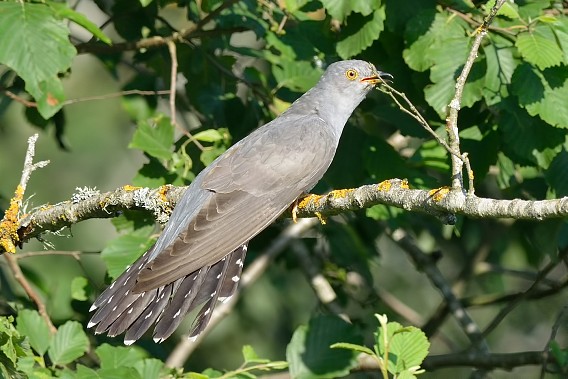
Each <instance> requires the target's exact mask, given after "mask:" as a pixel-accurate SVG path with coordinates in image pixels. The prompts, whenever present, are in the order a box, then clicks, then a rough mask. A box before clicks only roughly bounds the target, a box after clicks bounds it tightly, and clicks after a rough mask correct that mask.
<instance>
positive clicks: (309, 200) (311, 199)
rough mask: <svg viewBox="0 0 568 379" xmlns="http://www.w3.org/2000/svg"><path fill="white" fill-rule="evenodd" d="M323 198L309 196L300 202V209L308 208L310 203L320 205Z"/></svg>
mask: <svg viewBox="0 0 568 379" xmlns="http://www.w3.org/2000/svg"><path fill="white" fill-rule="evenodd" d="M322 198H323V196H321V195H307V196H305V197H303V198H302V199H301V200H300V201H299V202H298V209H302V208H306V207H307V206H308V205H309V204H310V203H319V202H320V200H321V199H322Z"/></svg>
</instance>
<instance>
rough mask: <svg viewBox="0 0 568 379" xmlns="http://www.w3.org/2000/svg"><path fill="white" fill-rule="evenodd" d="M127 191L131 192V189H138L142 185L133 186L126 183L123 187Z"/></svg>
mask: <svg viewBox="0 0 568 379" xmlns="http://www.w3.org/2000/svg"><path fill="white" fill-rule="evenodd" d="M122 188H123V189H124V190H125V191H126V192H131V191H136V190H137V189H140V188H142V187H136V186H131V185H130V184H127V185H125V186H124V187H122Z"/></svg>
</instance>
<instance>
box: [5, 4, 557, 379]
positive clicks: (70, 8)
mask: <svg viewBox="0 0 568 379" xmlns="http://www.w3.org/2000/svg"><path fill="white" fill-rule="evenodd" d="M493 5H494V2H489V3H486V2H479V1H468V0H466V1H451V0H448V1H434V0H405V1H397V0H373V1H369V0H319V1H317V0H313V1H312V0H259V1H253V0H226V1H220V0H201V1H191V0H189V1H188V0H180V1H177V2H175V1H166V0H161V1H152V0H115V1H104V0H99V1H94V2H90V1H81V0H78V1H73V2H68V3H67V2H58V1H42V2H25V1H4V2H0V63H1V64H2V66H0V89H1V91H2V95H1V96H0V133H1V138H0V172H2V175H3V180H1V181H0V209H2V211H5V210H7V209H8V207H9V199H10V198H11V197H12V196H13V193H14V188H15V187H16V185H17V184H18V182H19V180H20V176H21V172H22V168H23V160H24V155H25V151H26V140H27V138H28V137H29V136H30V135H32V134H33V133H36V132H39V133H40V137H39V141H38V143H37V146H36V160H39V161H42V160H50V164H49V165H48V166H47V167H45V168H41V169H38V170H36V171H34V172H33V174H32V176H31V180H30V182H29V185H28V187H27V190H26V201H25V205H26V209H25V210H22V211H21V212H20V214H23V213H25V212H29V211H30V210H31V209H33V208H34V207H40V206H42V205H45V204H54V203H57V202H60V201H65V200H70V199H72V198H73V199H76V200H77V201H80V200H81V199H83V198H84V197H85V196H88V194H89V193H90V192H89V191H90V190H89V188H90V189H92V188H93V187H97V188H99V189H100V190H101V191H111V190H114V189H116V188H118V187H120V186H123V185H127V184H130V185H135V186H143V187H151V188H155V187H158V186H160V185H164V184H168V183H169V184H174V185H184V184H188V183H189V182H190V181H191V180H192V178H193V177H194V176H195V174H196V173H197V172H199V170H200V169H201V168H202V167H203V166H204V165H206V164H208V163H209V162H211V161H212V159H214V157H215V156H217V155H218V154H220V153H221V152H222V151H224V149H226V148H227V147H228V146H230V144H231V143H233V142H234V141H237V140H239V139H241V138H242V137H243V136H245V135H246V134H248V133H249V132H250V131H251V130H253V129H254V128H256V127H257V126H259V125H261V124H263V123H265V122H267V121H269V120H271V119H273V118H274V117H275V116H276V115H278V114H279V113H280V112H282V111H283V110H284V109H286V107H287V106H288V105H289V103H291V102H292V101H293V100H295V99H296V98H297V97H298V96H299V95H300V94H302V93H303V92H305V91H306V90H307V89H309V88H310V87H311V86H312V85H313V84H314V83H315V82H316V81H317V80H318V78H319V76H320V75H321V73H322V72H323V70H324V69H325V67H326V65H327V64H329V63H331V62H334V61H337V60H339V59H348V58H352V57H356V58H358V59H364V60H367V61H370V62H373V63H375V64H376V65H377V67H379V69H381V70H383V71H386V72H389V73H391V74H392V75H393V76H394V79H393V82H392V83H391V85H392V87H394V88H395V89H397V90H398V91H401V92H404V93H405V94H406V96H407V97H408V98H409V99H410V101H411V102H412V103H413V104H414V105H415V106H416V108H417V110H418V111H419V112H420V113H421V114H422V115H423V116H424V117H425V119H426V120H427V121H428V122H429V124H430V125H431V126H432V127H433V129H434V130H435V132H436V134H437V135H438V136H440V137H441V138H444V139H445V138H446V136H447V129H448V128H447V127H446V125H449V122H448V120H450V118H449V117H448V116H449V115H450V112H449V111H450V109H451V108H449V107H448V105H449V104H450V102H451V100H452V99H453V98H454V96H455V90H456V80H457V78H458V76H459V75H460V73H461V72H462V69H463V68H464V65H465V64H466V62H467V61H468V54H469V53H470V51H471V49H472V47H475V46H474V43H475V41H476V37H477V36H478V35H479V33H484V32H485V29H484V28H481V26H482V23H483V20H484V18H485V17H486V16H487V15H488V14H489V13H490V10H491V8H492V6H493ZM567 12H568V3H567V2H565V1H556V0H526V1H522V0H521V1H515V2H509V1H507V2H506V3H505V4H504V5H502V6H501V8H500V11H499V13H498V14H497V16H496V17H495V18H494V19H493V20H492V23H491V25H490V26H489V28H488V30H487V35H486V36H485V38H483V39H482V40H481V46H480V47H479V49H478V51H477V55H476V56H474V57H473V58H474V61H473V66H472V69H471V72H470V73H469V76H468V77H467V81H466V83H465V85H464V86H463V87H462V88H463V96H462V97H461V98H460V99H459V100H461V109H459V119H458V123H457V126H458V129H459V136H460V141H459V143H458V147H460V148H461V151H463V152H467V153H468V157H469V161H470V162H471V168H472V171H473V173H474V174H475V177H474V181H473V184H474V186H475V194H476V195H477V196H479V197H485V198H491V199H498V200H499V199H523V200H529V201H533V200H551V203H549V204H556V205H557V209H558V216H559V217H556V218H554V217H553V218H548V217H547V218H546V219H540V217H538V215H537V216H535V215H534V214H532V213H526V214H520V215H519V217H518V218H519V219H513V218H506V219H502V218H498V217H497V214H491V212H492V211H491V210H490V212H489V213H488V214H487V216H486V217H484V218H473V217H471V216H468V211H467V210H461V211H460V212H458V214H457V216H456V220H455V221H456V222H455V224H454V225H445V223H444V222H442V220H441V219H440V218H437V217H435V216H433V215H431V214H425V213H423V212H416V211H407V210H404V209H401V208H397V207H393V206H388V205H381V204H379V205H374V206H372V207H366V208H364V209H361V210H357V211H353V212H343V213H341V214H340V215H337V216H334V217H330V218H328V220H327V223H326V224H325V225H320V224H319V223H318V222H310V223H306V222H303V223H302V224H301V225H303V226H304V227H305V229H307V231H304V232H303V235H304V238H302V239H298V240H296V241H287V244H286V247H285V249H284V250H283V251H281V252H280V253H278V254H277V253H275V252H272V253H268V254H267V251H269V249H270V246H271V242H272V241H274V240H279V239H280V238H282V235H283V234H282V233H284V232H286V231H290V230H291V228H294V224H291V221H290V220H287V219H282V220H279V221H278V222H277V223H275V225H273V226H271V227H270V228H268V229H267V230H266V231H265V232H263V233H262V234H261V235H260V236H258V237H257V238H255V240H254V241H253V242H252V243H251V245H250V247H249V252H250V253H249V255H248V257H247V265H246V266H247V267H255V269H257V271H256V274H257V275H258V278H253V279H251V280H250V281H249V284H248V285H246V288H245V289H244V290H243V291H242V294H241V295H242V296H240V297H239V299H238V301H237V302H235V304H233V308H232V309H230V312H229V315H228V316H227V317H226V318H225V319H224V320H223V321H222V322H220V323H219V324H218V326H216V327H215V328H214V329H213V330H212V331H211V332H210V333H208V334H207V335H205V336H204V338H202V339H200V340H198V341H197V342H196V343H194V344H188V343H187V341H186V339H185V337H183V335H182V333H183V332H184V331H186V330H188V328H189V326H188V325H186V326H185V327H184V326H182V327H180V328H179V330H178V332H177V334H175V335H174V336H173V337H172V338H170V339H169V340H167V341H165V342H164V343H163V344H161V345H156V344H154V343H153V342H152V340H151V338H150V337H149V336H148V338H147V339H143V340H141V341H140V342H139V343H138V344H137V345H136V346H135V347H133V348H125V347H120V346H121V342H122V341H121V340H120V339H119V338H116V339H109V338H106V337H105V336H94V335H92V333H91V332H90V331H88V330H86V329H85V326H86V323H87V322H88V319H89V312H88V309H89V306H90V304H91V302H92V301H93V300H94V298H95V297H96V296H97V294H99V293H100V292H101V291H102V290H103V289H104V286H105V283H108V282H109V278H111V277H115V276H116V275H117V274H118V273H120V272H121V270H122V269H123V268H124V267H125V266H126V265H127V264H128V261H132V260H134V259H135V257H136V256H137V255H138V254H140V253H141V252H142V251H143V249H144V247H145V246H148V244H149V243H150V241H151V240H152V238H155V235H156V233H157V232H159V227H157V226H156V225H157V224H156V222H155V217H154V216H155V215H153V214H152V212H138V211H136V212H134V211H125V212H123V214H122V215H121V216H120V217H116V218H113V219H112V220H111V221H109V220H91V221H84V222H80V223H76V224H74V225H73V226H72V227H71V228H64V229H62V230H60V231H58V232H57V233H44V234H42V235H41V241H40V242H37V241H36V242H31V241H30V242H29V243H25V244H24V245H23V247H22V251H18V253H17V254H16V255H15V256H11V258H7V257H6V260H4V259H2V261H1V262H0V263H1V266H0V267H1V268H2V271H1V277H0V279H1V282H0V285H1V286H2V291H1V295H0V309H1V311H2V314H3V315H5V316H6V317H5V318H2V319H1V325H0V368H1V370H2V373H3V375H5V376H18V375H19V376H22V377H25V376H29V377H38V378H46V377H52V376H59V377H69V378H73V377H81V378H82V377H85V378H86V377H88V378H95V377H103V378H106V377H122V378H125V377H128V378H130V377H132V378H136V377H142V378H151V377H160V376H166V375H173V376H176V375H180V376H181V375H185V376H188V377H199V376H197V374H191V373H190V372H202V371H203V370H205V369H207V368H214V369H215V370H219V371H215V370H209V371H205V373H204V375H206V376H211V377H215V376H220V375H222V374H221V372H223V371H225V370H234V369H236V368H237V367H239V366H240V365H241V364H242V363H243V360H244V361H245V363H246V364H247V365H248V366H247V367H250V366H255V365H260V366H262V367H263V368H271V369H278V368H282V367H284V365H285V364H284V363H283V362H279V361H288V364H289V369H288V370H289V371H290V373H291V374H292V376H293V377H301V378H324V377H340V376H345V375H351V376H352V377H367V376H368V377H377V375H379V372H380V370H379V367H378V366H377V364H376V361H373V360H371V362H369V361H366V360H365V359H363V358H357V354H356V353H352V352H350V350H346V349H342V350H337V349H333V350H330V349H329V345H331V344H333V343H340V342H344V343H345V342H350V343H354V344H362V345H366V346H369V347H372V346H373V344H374V343H375V342H377V341H375V340H374V338H375V337H374V336H373V333H374V332H377V319H376V318H375V317H374V314H377V313H379V314H386V315H388V318H389V319H390V320H392V321H398V322H400V324H403V325H413V326H416V327H418V328H420V329H422V331H423V332H424V333H425V335H426V336H427V337H428V339H429V341H430V344H431V346H430V350H429V352H430V353H429V356H428V357H427V358H426V360H425V361H424V362H423V363H422V367H424V368H425V369H426V370H427V373H425V374H423V375H422V376H421V377H424V378H434V377H435V378H446V377H447V378H456V377H468V376H472V377H492V378H506V377H514V376H515V377H521V378H534V377H539V376H540V377H546V378H553V377H566V375H568V350H567V346H568V338H567V335H568V334H567V333H566V331H567V329H568V326H567V323H568V311H567V309H568V308H567V305H566V293H567V292H566V287H567V286H568V269H567V267H568V258H567V257H568V247H567V245H568V228H567V224H566V222H565V219H566V215H567V214H568V211H567V210H566V205H565V203H566V199H564V200H558V201H557V202H554V199H561V198H562V197H563V196H566V195H567V194H568V153H567V152H566V146H567V140H566V136H567V133H566V130H567V129H568V107H567V104H568V69H567V65H568V18H567V16H566V15H567ZM111 41H112V42H111ZM172 72H173V74H172ZM172 90H173V91H172ZM458 108H459V107H455V106H454V107H453V109H454V110H455V111H456V114H457V110H458ZM450 121H451V120H450ZM454 121H455V120H454ZM189 133H191V134H189ZM306 148H309V146H306ZM450 156H451V154H449V153H448V151H447V149H445V148H444V147H443V146H441V145H440V143H439V142H437V141H436V140H435V139H434V138H433V137H432V135H431V134H429V133H428V132H427V131H426V130H425V129H424V128H423V127H422V126H421V125H420V124H419V123H417V122H416V121H415V120H414V119H413V118H412V117H410V116H409V115H408V114H407V113H404V112H403V111H401V109H400V108H399V106H398V105H397V104H395V103H394V102H393V100H392V99H391V98H390V97H388V96H387V95H386V94H384V93H382V92H380V91H373V92H372V93H371V94H370V95H369V96H368V99H367V100H365V101H364V102H363V103H362V105H361V106H360V107H359V108H358V109H357V111H356V112H355V113H354V115H353V116H352V117H351V119H350V121H349V125H348V126H347V128H346V130H345V132H344V135H343V137H342V141H341V144H340V148H339V150H338V152H337V155H336V159H335V161H334V163H333V164H332V167H331V168H330V170H329V172H328V173H327V174H326V176H325V177H324V179H323V180H322V181H321V183H320V184H319V185H318V186H317V187H316V188H315V189H314V191H313V192H314V193H325V192H327V191H329V190H330V189H343V188H352V187H358V186H362V185H364V184H374V183H380V182H382V181H383V180H387V179H392V178H401V179H407V180H408V183H409V185H410V187H411V188H415V189H423V190H430V189H436V188H440V187H443V186H450V185H452V184H455V183H452V172H453V171H452V170H453V169H454V168H455V164H454V165H452V162H451V159H450ZM454 178H455V177H454ZM466 181H467V176H466ZM76 187H79V188H83V190H80V191H78V190H76ZM85 187H88V188H85ZM453 189H454V190H457V191H458V192H459V193H461V190H462V188H456V187H455V185H454V186H453ZM467 189H468V187H467V185H466V186H465V190H467ZM469 189H470V190H471V188H469ZM32 194H33V197H32V196H31V195H32ZM73 194H75V195H73ZM73 196H74V197H73ZM471 196H473V195H471ZM36 210H37V209H36ZM521 216H522V217H521ZM521 218H522V219H521ZM267 257H268V258H267ZM256 262H260V264H257V265H255V263H256ZM18 268H21V273H20V274H21V275H18ZM322 282H323V283H324V287H325V290H324V293H323V294H322V290H321V288H320V287H318V286H315V285H314V283H315V284H317V283H322ZM26 283H27V284H28V285H29V286H30V288H31V290H32V291H33V293H35V294H36V295H37V298H36V299H35V300H36V301H33V299H30V298H29V296H28V295H29V292H28V293H26V292H24V290H23V289H22V284H26ZM312 288H315V289H316V291H314V290H313V289H312ZM318 291H319V292H318ZM325 294H327V295H328V296H331V298H326V297H325ZM325 299H327V300H325ZM330 299H331V300H330ZM42 305H44V306H45V307H46V313H45V314H44V317H42V316H41V315H40V314H39V313H37V312H36V311H35V309H37V308H38V306H39V307H40V308H41V306H42ZM40 310H41V309H40ZM337 315H341V316H342V317H343V318H344V319H349V320H350V322H351V323H350V324H349V323H346V322H345V321H342V320H341V319H340V318H339V317H338V316H337ZM71 320H72V321H71ZM51 323H53V325H54V327H55V328H57V332H56V333H54V329H53V327H51V326H50V324H51ZM393 325H394V324H393ZM391 327H392V326H391ZM417 341H418V340H416V341H412V343H410V345H412V346H418V345H419V342H417ZM377 343H378V342H377ZM246 345H250V346H252V347H253V348H254V350H255V351H256V352H257V353H258V354H259V355H260V356H262V357H263V358H264V357H267V358H269V359H270V360H272V361H264V360H260V359H259V358H258V357H256V355H255V353H254V351H253V350H252V349H251V348H250V347H246ZM113 346H116V347H113ZM243 346H245V347H244V348H243ZM344 347H345V346H344ZM351 347H353V346H351ZM377 349H378V350H380V349H379V347H377ZM180 351H181V354H182V355H181V358H180V356H179V355H175V354H178V353H180ZM188 355H190V356H189V357H188V358H187V359H186V357H187V356H188ZM243 355H244V358H243ZM312 358H313V359H312ZM315 358H318V359H315ZM391 359H392V356H391ZM164 361H167V362H168V365H170V366H180V365H181V366H183V367H185V374H182V373H181V371H171V370H169V371H168V370H167V369H166V368H164V364H163V362H164ZM274 361H276V362H274ZM243 367H244V366H243ZM256 373H257V374H258V371H257V372H256ZM191 375H193V376H191ZM226 375H227V377H230V376H235V375H245V374H244V373H242V372H241V373H239V374H237V373H234V372H233V373H230V372H229V373H228V374H226ZM249 375H252V374H249ZM278 375H283V374H278ZM284 375H285V374H284ZM405 375H406V374H405ZM408 375H410V374H408ZM241 377H244V376H241ZM284 377H285V376H284ZM400 377H403V376H400Z"/></svg>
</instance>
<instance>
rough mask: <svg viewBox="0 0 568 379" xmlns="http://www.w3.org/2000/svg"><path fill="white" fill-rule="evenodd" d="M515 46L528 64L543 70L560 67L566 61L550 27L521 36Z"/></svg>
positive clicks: (540, 28) (538, 28)
mask: <svg viewBox="0 0 568 379" xmlns="http://www.w3.org/2000/svg"><path fill="white" fill-rule="evenodd" d="M515 45H516V46H517V48H518V49H519V52H520V53H521V55H522V56H523V58H524V59H525V60H526V61H527V62H529V63H532V64H534V65H536V66H537V67H538V68H539V69H541V70H544V69H545V68H548V67H553V66H558V65H560V64H561V63H562V61H563V60H564V54H563V52H562V50H561V49H560V46H558V43H557V42H556V39H555V36H554V33H553V32H552V31H551V29H550V28H549V27H548V26H544V27H536V28H535V30H534V31H528V32H524V33H521V34H519V36H518V37H517V42H516V43H515Z"/></svg>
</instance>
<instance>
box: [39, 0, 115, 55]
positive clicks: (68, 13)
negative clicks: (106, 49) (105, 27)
mask: <svg viewBox="0 0 568 379" xmlns="http://www.w3.org/2000/svg"><path fill="white" fill-rule="evenodd" d="M49 5H50V6H51V7H53V8H55V10H56V13H55V14H56V15H57V16H58V17H60V18H66V19H68V20H71V21H73V22H74V23H76V24H77V25H80V26H82V27H83V28H85V29H86V30H87V31H88V32H89V33H91V34H92V35H93V36H95V37H97V38H98V39H99V40H101V41H102V42H104V43H106V44H107V45H111V44H112V41H111V40H110V38H109V37H107V36H106V35H105V34H104V32H103V31H102V30H101V29H99V27H98V26H97V25H95V23H93V22H92V21H91V20H89V19H88V18H87V16H85V15H84V14H82V13H79V12H77V11H75V10H73V9H71V8H68V7H67V5H66V4H59V3H55V2H51V3H49Z"/></svg>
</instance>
